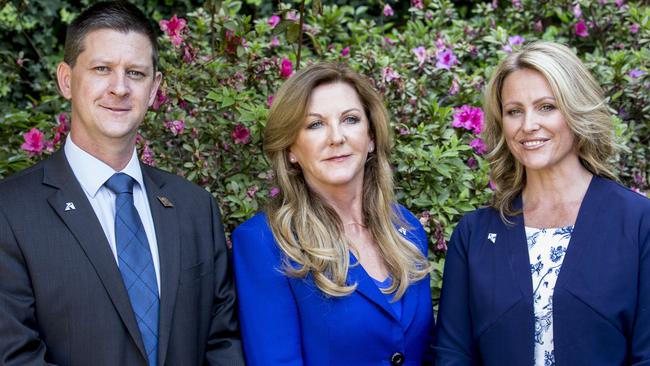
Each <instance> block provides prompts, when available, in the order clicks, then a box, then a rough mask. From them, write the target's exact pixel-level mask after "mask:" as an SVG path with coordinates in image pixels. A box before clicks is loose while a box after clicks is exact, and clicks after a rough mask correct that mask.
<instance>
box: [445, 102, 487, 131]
mask: <svg viewBox="0 0 650 366" xmlns="http://www.w3.org/2000/svg"><path fill="white" fill-rule="evenodd" d="M451 125H452V126H453V127H455V128H464V129H466V130H468V131H472V132H474V133H475V134H477V135H478V134H479V133H481V130H482V129H483V110H482V109H481V108H480V107H472V106H470V105H467V104H464V105H462V106H460V107H456V108H454V120H453V122H452V123H451Z"/></svg>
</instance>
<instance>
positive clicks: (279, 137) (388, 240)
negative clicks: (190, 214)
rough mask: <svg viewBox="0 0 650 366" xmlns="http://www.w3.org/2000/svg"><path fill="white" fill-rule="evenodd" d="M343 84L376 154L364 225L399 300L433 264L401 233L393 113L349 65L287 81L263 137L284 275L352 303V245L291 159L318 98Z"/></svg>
mask: <svg viewBox="0 0 650 366" xmlns="http://www.w3.org/2000/svg"><path fill="white" fill-rule="evenodd" d="M336 82H342V83H346V84H348V85H350V86H351V87H352V88H354V89H355V91H356V92H357V94H358V95H359V99H360V100H361V103H362V105H363V107H364V110H365V113H366V116H367V117H368V120H369V124H370V126H369V127H370V134H371V136H372V137H373V139H374V141H375V149H374V151H373V152H371V153H370V154H369V156H368V160H367V162H366V164H365V168H364V181H363V198H362V205H363V220H364V223H365V225H367V227H368V230H369V231H370V233H371V234H372V237H373V239H374V240H375V243H376V244H377V248H378V250H379V252H380V254H381V255H382V258H383V259H384V261H385V263H386V266H387V267H388V270H389V272H390V274H391V275H392V279H393V281H392V284H391V286H390V287H389V288H388V289H386V290H384V291H385V292H386V293H394V299H399V298H400V297H401V296H402V295H403V294H404V293H405V291H406V289H407V288H408V286H409V285H410V284H411V283H413V282H414V281H417V280H419V279H422V278H424V277H425V276H426V275H427V273H428V270H429V265H428V262H427V260H426V258H425V257H424V256H423V255H422V254H421V252H420V251H419V249H418V248H417V247H416V246H415V245H414V244H412V243H411V242H409V241H408V240H406V239H405V238H404V237H402V236H401V235H400V234H399V233H398V232H397V229H396V228H395V225H396V224H397V225H402V226H406V224H405V221H404V219H403V218H401V217H398V216H397V215H396V213H395V209H396V207H395V202H394V197H393V178H392V172H391V167H390V164H389V156H390V150H391V134H390V126H389V119H388V113H387V111H386V108H385V107H384V104H383V102H382V100H381V97H380V96H379V94H378V93H377V92H376V91H375V90H374V89H373V88H372V86H371V84H370V82H369V81H368V80H367V79H365V78H363V77H361V76H360V75H359V74H357V73H356V72H354V71H352V70H350V69H349V68H348V67H347V66H345V65H343V64H334V63H327V62H321V63H317V64H314V65H311V66H309V67H307V68H305V69H303V70H301V71H300V72H298V73H296V74H295V75H294V76H292V77H291V78H290V79H288V80H287V81H286V82H285V83H284V84H283V85H282V87H281V88H280V90H279V91H278V92H277V94H276V95H275V98H274V100H273V105H272V107H271V110H270V112H269V117H268V121H267V124H266V128H265V130H264V151H265V153H266V154H267V156H268V157H269V159H270V160H271V163H272V165H273V169H274V172H275V179H276V183H277V184H278V186H279V188H280V190H281V193H280V194H279V195H278V196H276V197H275V198H274V199H273V200H272V201H271V202H270V204H269V207H268V209H267V210H266V213H267V216H268V219H269V223H270V226H271V230H272V231H273V236H274V237H275V240H276V241H277V243H278V246H279V247H280V249H281V250H282V252H283V253H284V254H285V255H286V262H285V266H284V268H283V270H284V272H285V273H286V274H287V275H288V276H292V277H299V278H304V277H306V276H307V275H311V277H312V278H313V280H314V283H315V284H316V286H318V288H319V289H320V290H321V291H323V292H324V293H326V294H327V295H330V296H345V295H348V294H350V293H351V292H353V291H354V290H355V288H356V284H353V283H348V281H347V275H348V270H349V267H350V254H349V253H350V245H349V243H348V240H347V239H346V237H345V234H344V230H343V224H342V222H341V219H340V218H339V216H338V215H337V213H336V211H335V210H334V209H333V208H332V207H331V206H330V205H329V204H327V203H326V202H325V201H324V200H323V198H322V197H320V196H319V195H318V194H317V193H316V192H314V191H313V190H311V189H310V188H309V186H308V185H307V183H306V181H305V178H304V176H303V174H302V172H301V170H300V168H296V167H294V166H293V165H292V164H291V163H290V162H289V160H288V149H289V147H290V146H291V145H292V144H293V143H294V141H295V140H296V138H297V136H298V133H299V131H300V130H301V128H303V125H304V121H305V118H306V117H307V113H308V110H307V109H308V104H309V99H310V97H311V93H312V91H313V90H314V89H315V88H316V87H318V86H320V85H325V84H331V83H336ZM356 265H359V264H358V263H357V264H356Z"/></svg>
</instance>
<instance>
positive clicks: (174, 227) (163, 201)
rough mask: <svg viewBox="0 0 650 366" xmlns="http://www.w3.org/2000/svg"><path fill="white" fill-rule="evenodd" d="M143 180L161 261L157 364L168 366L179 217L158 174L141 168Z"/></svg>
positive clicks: (176, 285)
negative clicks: (166, 358)
mask: <svg viewBox="0 0 650 366" xmlns="http://www.w3.org/2000/svg"><path fill="white" fill-rule="evenodd" d="M140 166H141V168H142V176H143V179H144V184H145V187H146V189H147V198H148V199H149V207H150V208H151V216H152V218H153V222H154V227H155V229H156V241H157V243H158V256H159V258H160V287H161V289H160V321H159V326H160V331H159V333H158V361H159V364H161V365H163V364H164V363H165V357H166V354H167V346H168V345H169V336H170V333H171V324H172V315H173V312H174V306H175V304H176V294H177V292H178V284H179V278H180V258H181V250H180V233H179V224H178V220H179V217H178V216H177V212H176V209H175V208H174V207H173V204H174V201H173V200H171V199H170V197H171V193H172V192H168V191H167V190H166V189H165V181H164V180H163V179H160V176H159V175H157V174H156V172H155V170H153V169H151V168H149V167H147V166H145V165H143V164H141V165H140Z"/></svg>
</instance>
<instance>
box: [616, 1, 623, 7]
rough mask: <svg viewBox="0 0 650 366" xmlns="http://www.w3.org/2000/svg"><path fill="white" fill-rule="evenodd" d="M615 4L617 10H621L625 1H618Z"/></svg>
mask: <svg viewBox="0 0 650 366" xmlns="http://www.w3.org/2000/svg"><path fill="white" fill-rule="evenodd" d="M614 4H616V7H617V8H620V7H621V6H623V0H616V1H614Z"/></svg>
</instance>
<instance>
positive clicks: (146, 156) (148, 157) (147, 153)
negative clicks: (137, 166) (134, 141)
mask: <svg viewBox="0 0 650 366" xmlns="http://www.w3.org/2000/svg"><path fill="white" fill-rule="evenodd" d="M140 160H142V162H143V163H145V164H147V165H149V166H155V165H156V161H155V160H154V158H153V150H151V148H150V147H149V143H148V142H145V143H144V146H143V147H142V154H140Z"/></svg>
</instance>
